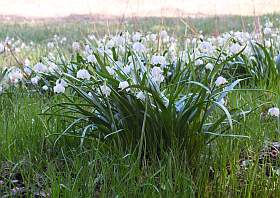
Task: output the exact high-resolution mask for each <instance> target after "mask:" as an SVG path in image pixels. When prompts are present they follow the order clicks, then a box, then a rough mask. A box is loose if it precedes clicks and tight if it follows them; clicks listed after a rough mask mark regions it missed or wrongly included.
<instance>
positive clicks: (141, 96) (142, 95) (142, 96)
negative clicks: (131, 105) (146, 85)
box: [136, 91, 145, 100]
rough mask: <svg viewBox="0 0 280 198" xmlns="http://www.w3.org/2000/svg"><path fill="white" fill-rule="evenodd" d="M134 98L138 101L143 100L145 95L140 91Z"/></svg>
mask: <svg viewBox="0 0 280 198" xmlns="http://www.w3.org/2000/svg"><path fill="white" fill-rule="evenodd" d="M136 98H138V99H140V100H145V94H144V93H143V92H142V91H140V92H138V93H137V94H136Z"/></svg>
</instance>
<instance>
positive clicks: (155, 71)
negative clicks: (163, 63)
mask: <svg viewBox="0 0 280 198" xmlns="http://www.w3.org/2000/svg"><path fill="white" fill-rule="evenodd" d="M162 73H163V71H162V69H161V68H160V67H153V68H152V70H151V74H152V79H153V80H154V81H155V82H157V83H161V82H163V81H164V76H163V75H162Z"/></svg>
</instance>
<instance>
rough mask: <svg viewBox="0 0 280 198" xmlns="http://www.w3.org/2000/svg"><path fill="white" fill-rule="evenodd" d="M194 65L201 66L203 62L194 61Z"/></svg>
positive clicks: (199, 60)
mask: <svg viewBox="0 0 280 198" xmlns="http://www.w3.org/2000/svg"><path fill="white" fill-rule="evenodd" d="M194 64H195V65H202V64H203V60H201V59H197V60H195V62H194Z"/></svg>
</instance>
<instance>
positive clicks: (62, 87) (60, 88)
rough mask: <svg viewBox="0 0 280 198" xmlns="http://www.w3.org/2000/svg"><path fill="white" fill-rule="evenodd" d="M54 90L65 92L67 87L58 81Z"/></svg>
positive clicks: (55, 91)
mask: <svg viewBox="0 0 280 198" xmlns="http://www.w3.org/2000/svg"><path fill="white" fill-rule="evenodd" d="M53 91H54V93H58V94H59V93H64V92H65V87H64V86H63V85H62V84H61V83H58V84H56V85H55V86H54V87H53Z"/></svg>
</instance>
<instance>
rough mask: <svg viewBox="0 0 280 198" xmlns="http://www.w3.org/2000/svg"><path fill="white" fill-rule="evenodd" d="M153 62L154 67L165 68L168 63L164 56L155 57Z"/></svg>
mask: <svg viewBox="0 0 280 198" xmlns="http://www.w3.org/2000/svg"><path fill="white" fill-rule="evenodd" d="M151 62H152V64H153V65H161V66H163V67H165V66H166V64H167V62H166V60H165V57H164V56H159V55H153V56H152V59H151Z"/></svg>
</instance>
